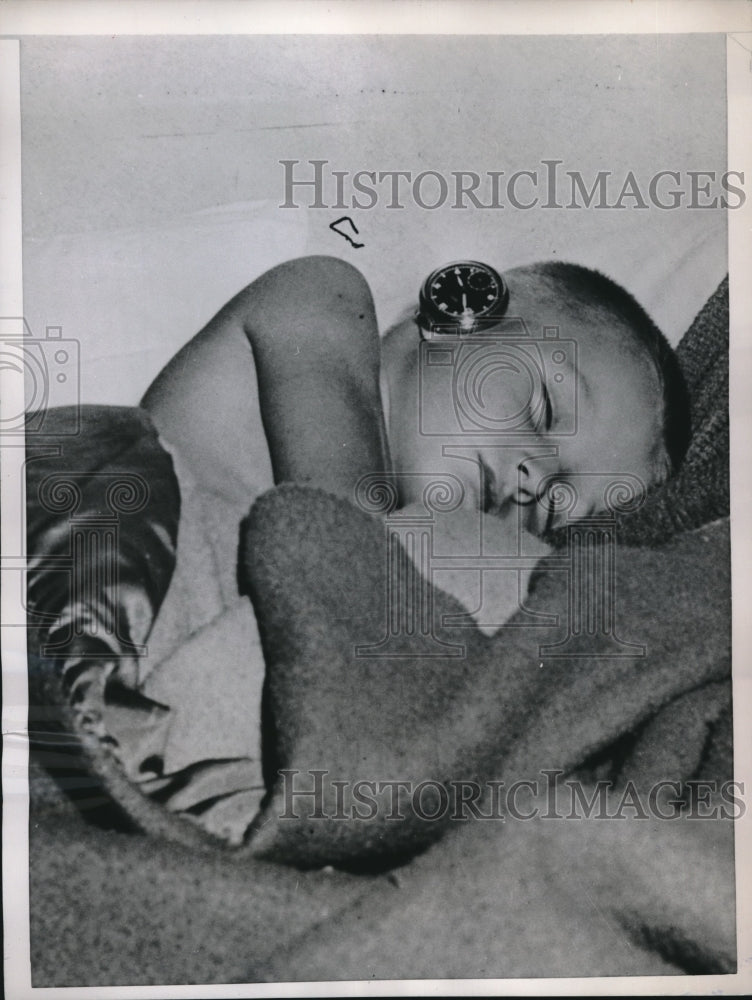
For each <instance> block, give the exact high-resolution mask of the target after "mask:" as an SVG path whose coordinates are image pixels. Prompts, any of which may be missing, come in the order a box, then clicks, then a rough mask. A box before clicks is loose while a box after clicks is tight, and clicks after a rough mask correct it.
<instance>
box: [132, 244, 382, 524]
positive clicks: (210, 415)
mask: <svg viewBox="0 0 752 1000" xmlns="http://www.w3.org/2000/svg"><path fill="white" fill-rule="evenodd" d="M379 368H380V344H379V335H378V328H377V325H376V316H375V312H374V307H373V300H372V298H371V293H370V290H369V288H368V285H367V284H366V282H365V280H364V279H363V277H362V275H361V274H360V272H358V271H357V270H356V269H355V268H353V267H351V266H350V265H349V264H346V263H344V262H342V261H340V260H338V259H336V258H330V257H305V258H301V259H299V260H293V261H289V262H286V263H284V264H280V265H279V266H278V267H275V268H272V270H270V271H267V272H266V273H265V274H263V275H262V276H261V277H259V278H257V279H256V280H255V281H254V282H252V283H251V284H250V285H248V287H247V288H245V289H244V290H243V291H242V292H240V293H239V294H238V295H236V296H235V298H233V299H232V300H231V301H230V302H229V303H228V304H227V305H226V306H225V307H224V308H223V309H222V310H221V311H220V312H219V313H218V314H217V315H216V316H215V317H214V319H212V320H211V321H210V322H209V323H208V324H207V326H205V327H204V329H203V330H201V331H200V332H199V333H198V334H196V336H195V337H193V339H192V340H191V341H189V343H188V344H186V346H185V347H183V348H182V350H180V351H179V352H178V353H177V354H176V355H175V357H174V358H173V359H172V360H171V361H170V362H169V363H168V364H167V365H166V367H165V368H164V369H163V370H162V372H161V373H160V374H159V375H158V376H157V378H156V379H155V381H154V382H153V383H152V385H151V386H150V387H149V389H148V390H147V392H146V394H145V396H144V398H143V400H142V401H141V405H142V406H143V407H144V408H145V409H147V410H148V411H149V412H150V413H151V415H152V418H153V420H154V423H155V425H156V427H157V429H158V430H159V432H160V433H161V434H163V435H164V437H165V438H166V439H167V441H169V442H171V443H172V444H174V445H175V446H176V447H178V448H179V449H180V452H181V454H182V456H183V458H184V460H185V461H186V462H187V463H188V465H189V466H190V468H191V470H192V472H193V474H194V476H195V477H196V478H197V480H198V481H199V484H200V485H201V486H203V487H205V488H206V489H208V490H210V491H213V492H221V493H222V494H223V495H224V496H225V497H226V498H227V499H228V500H231V501H232V502H233V503H237V504H238V506H239V508H240V509H241V512H242V513H241V516H242V514H245V513H247V511H248V508H249V506H250V504H251V503H252V501H253V499H254V498H255V497H256V496H258V494H259V493H261V492H263V491H264V490H265V489H268V488H269V487H271V486H272V485H274V484H275V483H281V482H285V481H295V482H300V483H308V484H310V485H313V486H320V487H323V488H325V489H327V490H329V491H330V492H335V493H340V494H342V495H345V496H352V490H353V487H354V485H355V483H356V482H357V480H358V479H359V478H360V476H362V475H363V474H365V473H369V472H378V471H380V470H383V469H386V468H388V464H389V459H388V449H387V441H386V431H385V427H384V417H383V413H382V407H381V398H380V394H379Z"/></svg>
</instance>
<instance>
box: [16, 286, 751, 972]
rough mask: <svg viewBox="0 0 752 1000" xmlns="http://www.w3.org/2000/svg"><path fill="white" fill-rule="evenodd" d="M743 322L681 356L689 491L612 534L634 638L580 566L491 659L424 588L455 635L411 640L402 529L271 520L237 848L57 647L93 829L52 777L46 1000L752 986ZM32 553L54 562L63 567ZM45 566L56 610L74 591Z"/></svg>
mask: <svg viewBox="0 0 752 1000" xmlns="http://www.w3.org/2000/svg"><path fill="white" fill-rule="evenodd" d="M724 294H725V290H724V289H721V290H719V294H718V295H717V296H716V297H715V298H714V300H712V301H711V303H710V304H709V306H708V307H707V308H706V310H704V312H703V313H702V314H701V315H700V317H698V320H697V321H696V323H695V324H694V325H693V328H692V330H691V331H690V333H689V334H688V335H687V337H686V338H685V342H684V343H683V345H682V351H681V352H680V353H681V355H682V358H683V361H684V364H685V371H686V372H687V374H688V381H689V388H690V392H691V394H692V398H693V402H694V414H695V429H694V436H693V445H692V448H691V449H690V453H689V455H688V458H687V463H686V465H685V473H684V476H685V478H684V480H683V485H682V480H679V481H678V482H675V483H673V484H669V486H668V487H667V488H665V489H664V490H662V491H660V492H659V493H657V494H656V495H654V496H652V497H649V498H648V501H647V503H646V504H645V505H644V507H643V508H642V509H641V510H639V511H637V512H636V513H632V514H629V515H628V514H623V515H618V516H615V517H614V518H613V519H612V520H610V521H609V522H608V523H607V524H602V525H600V528H599V529H598V530H600V531H602V532H605V534H604V535H603V537H604V538H608V539H611V541H613V538H614V535H616V539H617V543H618V540H619V539H620V538H621V537H622V534H623V537H624V540H625V541H628V542H629V543H630V544H629V545H626V544H616V545H613V546H611V547H609V545H610V544H611V543H610V542H609V545H606V546H605V549H604V551H606V550H607V552H608V553H609V554H610V555H609V558H611V557H613V561H612V563H609V564H608V565H609V570H608V574H607V576H606V578H607V580H608V587H607V588H606V591H605V597H607V598H609V599H610V600H611V602H612V603H611V604H609V608H610V609H611V612H612V613H611V612H609V614H604V613H603V606H601V605H599V606H597V608H596V605H592V608H594V609H596V610H595V611H593V614H594V615H595V617H594V618H592V620H591V619H587V617H586V618H585V619H582V618H581V617H578V616H577V614H575V613H574V610H573V609H575V610H576V608H578V607H581V605H579V604H577V601H578V600H580V597H581V593H580V591H578V590H577V586H579V585H580V584H581V583H582V579H583V577H582V576H581V575H580V568H581V566H580V563H579V562H578V558H579V557H578V555H577V553H578V551H580V550H578V549H577V548H576V545H577V544H580V543H576V541H575V539H574V536H573V538H572V545H573V546H574V547H573V548H571V549H570V550H568V551H565V552H564V553H560V554H558V555H557V556H555V557H552V559H551V560H549V561H548V562H546V561H544V562H542V563H541V564H540V565H539V568H538V571H537V573H536V576H535V578H534V580H533V584H532V587H531V592H530V594H529V595H528V597H527V599H526V600H525V602H524V607H523V608H522V609H521V611H520V612H519V614H518V616H517V617H516V618H515V619H513V620H512V621H511V622H510V623H509V624H508V625H507V626H505V627H504V628H502V629H500V630H499V631H498V632H497V633H496V634H495V635H493V636H487V635H484V634H483V633H482V632H481V631H480V630H479V629H477V628H475V627H474V626H473V625H472V624H470V625H469V627H468V622H467V616H466V614H465V612H466V609H465V608H463V606H462V605H461V604H459V603H458V602H457V600H456V599H455V598H453V597H451V596H450V595H448V594H446V593H444V592H443V591H442V590H441V589H440V588H438V587H435V586H432V585H431V584H430V582H429V580H428V579H426V578H418V579H416V578H415V577H414V576H411V577H410V580H411V584H410V586H411V587H412V588H413V590H412V591H410V593H412V594H413V596H414V598H415V600H416V601H417V602H418V603H419V604H420V606H421V607H424V608H428V609H429V611H430V614H429V616H428V618H424V619H420V618H417V619H414V620H415V621H422V622H423V624H424V626H425V627H418V628H415V629H412V630H411V629H409V628H404V627H401V626H400V627H395V620H396V619H395V615H394V613H393V612H394V608H395V606H398V607H400V608H402V607H403V603H402V604H401V603H399V602H404V596H405V589H404V588H402V589H400V588H399V587H397V590H395V587H394V581H395V579H397V580H399V579H402V580H403V582H404V581H405V580H406V579H407V577H405V576H404V575H403V577H399V575H397V576H396V577H395V576H394V565H395V564H394V562H393V561H392V562H390V552H391V553H392V556H393V555H394V549H393V545H392V543H389V544H387V542H388V541H389V539H390V538H391V537H392V535H390V532H392V533H393V532H394V531H395V530H397V529H396V528H395V526H394V524H391V525H390V523H389V518H387V524H386V525H384V523H382V521H380V520H377V519H375V518H373V517H372V516H370V515H369V514H368V513H366V512H365V511H364V510H362V509H358V508H357V507H356V506H355V505H354V504H350V503H348V502H346V501H344V500H341V499H337V498H335V497H332V496H329V495H328V494H326V493H323V492H321V491H317V490H312V489H306V488H303V487H298V486H292V485H286V486H285V485H283V486H280V487H278V488H276V489H275V490H272V491H271V492H270V493H268V494H266V495H265V496H264V497H262V498H261V499H260V500H259V501H258V502H257V503H256V504H255V505H254V507H253V509H252V510H251V512H250V515H249V516H248V518H247V520H246V521H245V523H244V525H243V526H242V531H241V533H240V549H239V552H240V558H239V572H238V577H239V582H240V586H241V589H242V591H243V592H247V593H248V594H249V595H250V597H251V599H252V602H253V608H254V610H255V613H256V617H257V619H258V623H259V628H260V634H261V642H262V645H263V652H264V658H265V662H266V680H265V688H264V697H263V733H264V740H263V758H264V759H263V765H264V774H265V780H266V786H267V795H266V799H265V801H264V804H263V807H262V810H261V812H260V813H259V815H258V817H257V819H256V821H255V823H254V825H253V827H252V829H251V831H250V835H249V836H247V837H244V838H243V842H242V843H241V844H240V846H238V847H230V846H228V845H227V844H226V843H220V842H218V841H216V840H214V839H213V838H212V836H211V835H209V834H207V833H206V832H205V831H204V830H202V829H200V828H199V827H197V826H196V825H195V824H193V823H191V822H189V821H187V820H186V819H185V818H183V817H181V816H177V815H173V814H172V813H170V812H169V811H167V810H166V809H165V808H164V807H163V806H162V805H161V804H160V802H159V799H158V796H157V797H152V798H147V797H146V796H145V795H144V794H143V793H142V791H140V790H139V788H138V786H137V784H136V783H134V782H133V781H132V780H131V779H129V777H128V776H127V775H126V774H125V773H124V769H123V767H122V765H121V763H120V762H119V760H118V758H117V756H116V755H113V753H112V752H111V748H109V747H108V733H107V732H106V730H105V731H103V730H102V729H101V727H100V728H98V721H101V720H94V722H92V719H91V718H90V717H87V718H85V719H84V718H83V717H84V716H86V712H83V713H82V711H81V708H80V705H79V706H78V707H77V705H76V703H75V699H73V698H72V697H71V693H72V692H75V691H76V690H77V691H79V692H81V691H82V690H84V689H83V688H82V687H81V685H80V684H79V685H78V686H77V685H76V677H81V676H85V675H86V672H87V669H88V668H89V667H90V666H91V665H92V664H94V665H96V664H97V662H101V661H104V660H106V658H107V650H102V649H99V650H98V657H99V660H98V659H97V656H96V655H93V654H92V655H91V658H90V659H86V657H84V658H83V659H80V658H79V659H78V660H76V659H75V658H76V654H77V653H80V649H73V650H71V649H68V650H67V651H66V655H67V662H68V665H69V666H70V663H71V662H72V661H73V660H75V662H76V671H77V672H76V674H75V676H71V675H70V673H68V674H66V671H65V670H64V669H63V668H64V664H65V659H64V658H63V657H57V658H56V657H51V656H49V655H48V654H45V653H44V652H43V650H42V645H41V641H39V642H38V645H37V646H36V647H35V649H36V653H35V655H34V659H33V660H32V663H31V666H32V681H31V683H32V687H31V690H32V698H31V703H32V723H33V728H35V729H36V731H37V738H38V740H39V743H40V745H45V743H46V755H47V756H46V763H47V765H48V766H50V767H51V769H52V770H53V771H54V770H55V768H56V767H57V777H58V783H60V782H61V779H62V783H63V784H66V783H67V785H68V788H69V790H72V791H74V792H75V793H76V794H77V796H78V798H79V802H81V801H83V804H84V805H85V806H93V805H96V806H97V807H98V810H95V809H93V808H84V810H83V813H84V816H85V817H86V818H85V819H82V818H80V816H79V815H77V814H76V813H75V812H74V811H73V810H72V809H71V807H69V806H68V805H67V804H66V803H65V802H64V801H63V800H61V799H60V797H59V794H58V792H57V789H56V787H55V786H54V785H52V784H50V783H49V781H48V780H47V779H46V778H45V777H44V776H43V775H42V773H41V772H38V771H35V772H34V780H33V782H32V789H33V813H32V862H31V874H32V897H31V899H32V942H33V967H34V983H35V985H53V984H54V985H95V984H99V985H101V984H105V983H107V984H115V983H117V984H126V983H154V982H172V983H182V982H238V981H240V982H242V981H249V982H252V981H260V980H286V979H289V980H306V979H336V978H343V979H352V978H371V977H374V976H376V977H380V978H411V977H422V976H428V977H431V978H443V977H451V976H463V977H464V976H494V977H510V976H533V975H546V976H552V975H556V976H562V975H583V974H591V975H596V974H600V975H617V974H634V975H640V974H648V973H658V974H661V973H665V974H676V973H679V972H730V971H733V969H734V968H735V942H734V927H733V920H732V919H731V915H732V914H733V893H734V880H733V829H732V827H733V824H732V822H731V821H732V820H733V818H734V816H735V815H738V801H737V798H735V789H734V787H733V786H731V785H730V784H729V782H730V780H731V778H732V777H733V774H732V757H731V742H730V732H731V725H730V723H731V711H730V707H731V698H730V679H729V678H730V663H729V649H730V581H729V553H728V520H727V517H726V516H724V514H727V508H726V509H724V496H725V497H727V492H726V493H725V494H724V491H723V490H720V491H719V490H718V489H717V485H718V479H719V477H720V478H721V479H722V480H723V478H724V476H727V440H726V439H725V438H724V434H725V433H727V403H726V396H725V391H726V390H725V386H726V384H727V383H726V382H725V381H724V379H725V370H726V368H725V366H726V344H725V339H724V338H725V336H726V334H727V312H724V310H723V308H722V306H723V302H724ZM726 308H727V307H726ZM698 343H700V344H701V345H702V351H698V349H697V348H696V345H697V344H698ZM700 358H702V359H703V360H702V364H700ZM707 385H712V387H713V392H712V393H710V394H709V393H708V392H704V391H701V389H702V387H703V386H707ZM131 457H132V456H131ZM100 471H101V470H100ZM162 475H163V476H164V477H165V483H166V488H168V487H169V480H170V468H169V462H168V463H167V465H166V466H164V467H163V470H162ZM172 488H173V489H174V483H173V486H172ZM672 490H674V491H676V490H678V491H679V493H678V494H676V493H674V494H673V495H672V493H671V492H670V491H672ZM677 496H678V497H679V499H680V500H681V499H682V498H684V499H685V500H686V502H684V503H683V504H681V505H678V504H677ZM719 496H720V500H719ZM170 510H171V511H174V508H171V509H170ZM675 511H678V513H677V514H676V516H672V513H673V512H675ZM124 517H125V515H124ZM661 517H663V518H664V521H665V523H664V524H663V530H662V531H661V532H658V534H659V536H660V537H659V538H658V537H656V532H657V528H656V525H657V524H658V522H659V521H660V518H661ZM170 518H172V519H173V520H172V524H173V528H174V525H175V521H174V513H169V514H168V513H167V512H164V511H157V512H154V516H153V518H152V519H151V520H150V522H149V523H151V524H152V525H157V526H159V524H160V523H161V521H162V520H164V521H165V522H166V523H168V524H169V522H170ZM35 523H36V522H35V519H34V517H33V516H32V517H31V518H30V552H32V553H34V552H35V549H34V547H33V545H32V544H31V543H32V541H33V540H34V539H37V538H39V537H41V536H42V535H43V536H44V537H45V538H47V539H49V537H50V535H49V532H48V533H47V534H45V532H41V535H40V534H37V533H35V529H34V524H35ZM424 527H425V526H424ZM589 530H591V531H595V530H596V527H594V526H591V527H590V529H589ZM53 534H54V533H53ZM173 537H174V534H173ZM169 538H170V532H169V530H166V529H164V527H162V528H161V529H159V530H158V528H154V529H153V530H151V531H146V532H145V533H144V532H143V530H142V533H141V535H140V536H139V539H138V544H137V545H135V546H134V547H133V554H132V557H131V562H130V563H128V566H129V567H131V566H132V567H134V568H133V569H132V573H131V577H128V578H129V579H130V578H132V579H133V580H135V581H137V580H139V579H141V577H142V576H144V577H146V576H148V577H149V579H152V580H153V579H154V577H153V575H151V576H150V575H149V574H150V570H149V567H148V566H146V565H145V564H149V566H150V565H151V564H152V563H154V562H156V563H158V564H159V566H160V567H162V570H161V573H162V575H161V577H160V582H159V583H158V585H156V586H154V587H152V588H151V589H149V588H147V591H146V593H147V597H148V600H146V599H143V598H142V599H141V605H139V606H140V607H141V608H142V610H141V613H140V615H138V614H134V611H133V609H134V607H136V605H137V604H138V602H130V603H129V604H128V613H127V614H126V613H125V611H122V612H121V614H122V616H123V617H124V621H123V628H122V629H121V630H120V632H118V633H117V634H118V635H119V636H121V638H122V637H123V636H127V639H128V641H132V642H141V641H143V639H144V638H145V637H146V636H147V635H148V630H149V624H150V622H151V621H152V620H153V617H154V615H155V614H156V610H157V608H158V607H159V605H160V603H161V601H162V600H163V599H164V594H165V591H166V582H165V577H166V578H167V579H169V575H170V572H171V569H172V565H171V563H170V559H171V558H173V559H174V550H172V549H170V546H169V545H168V544H167V543H166V540H169ZM658 541H660V545H658V544H656V543H657V542H658ZM61 544H62V543H61ZM160 546H161V548H160ZM129 551H130V550H129ZM38 554H39V556H40V560H39V566H40V567H41V568H40V571H39V573H38V574H36V575H35V574H32V580H31V593H32V595H36V599H35V605H34V606H35V607H36V608H38V609H40V608H42V607H43V606H44V601H43V600H42V598H41V597H40V595H44V594H47V595H49V594H50V593H58V591H57V590H55V589H54V588H52V590H50V587H51V584H50V582H49V574H48V573H46V572H45V571H44V570H45V567H44V565H43V564H44V559H43V558H42V556H44V552H39V553H38ZM139 560H140V561H139ZM401 565H402V566H403V570H404V564H401ZM164 567H166V569H165V568H164ZM578 567H580V568H578ZM591 568H592V563H591ZM611 572H612V573H613V576H611V575H610V574H611ZM584 578H587V574H586V575H585V577H584ZM575 584H577V586H575ZM64 590H65V588H63V591H64ZM397 593H398V594H399V596H395V595H396V594H397ZM578 594H580V597H578ZM601 597H604V594H603V593H602V594H601ZM50 600H52V599H51V598H49V597H48V599H47V601H48V603H47V605H46V606H47V609H48V610H49V611H52V612H53V613H55V612H56V611H59V608H56V607H54V606H53V605H54V601H52V603H50ZM56 600H59V598H56ZM63 601H64V602H65V596H64V595H63ZM598 608H600V610H598ZM596 611H597V613H596ZM114 613H115V615H116V617H117V614H118V613H119V612H118V611H117V609H116V610H115V612H114ZM399 621H402V622H403V624H404V620H403V619H400V620H399ZM583 622H584V623H585V627H582V624H583ZM458 623H460V624H458ZM137 626H138V627H137ZM139 629H140V630H139ZM112 631H113V630H112V629H109V630H107V629H105V630H104V632H105V633H106V634H107V635H111V634H112ZM116 631H117V630H116ZM42 632H43V630H40V633H39V634H40V635H41V634H42ZM53 638H54V636H53ZM46 639H47V640H49V635H46ZM208 666H209V665H208ZM84 668H86V669H84ZM94 686H95V685H94ZM105 686H106V685H105ZM91 688H92V685H91V684H89V687H88V688H87V689H86V690H91ZM122 700H123V699H122V698H121V701H122ZM84 702H86V698H84ZM87 704H88V703H87ZM82 719H83V721H82ZM60 734H63V735H62V736H61V735H60ZM61 741H62V742H66V743H67V744H69V746H72V748H73V750H74V752H75V755H77V756H76V758H75V759H73V758H72V757H71V756H70V755H67V756H65V755H64V756H62V757H61V756H60V748H61ZM94 819H99V821H100V823H102V824H104V825H106V826H108V827H109V829H110V832H103V831H102V830H97V829H95V827H94V825H93V822H92V821H93V820H94ZM118 827H119V828H120V830H124V829H126V828H128V829H130V830H131V832H130V833H127V834H126V833H124V832H114V830H115V829H117V828H118ZM138 830H140V831H141V832H136V831H138ZM411 859H412V860H411ZM279 862H285V864H280V863H279ZM322 865H323V866H329V865H335V866H336V867H337V868H339V869H340V870H339V871H337V870H335V871H330V870H329V869H328V868H325V869H324V870H323V871H322V870H321V866H322Z"/></svg>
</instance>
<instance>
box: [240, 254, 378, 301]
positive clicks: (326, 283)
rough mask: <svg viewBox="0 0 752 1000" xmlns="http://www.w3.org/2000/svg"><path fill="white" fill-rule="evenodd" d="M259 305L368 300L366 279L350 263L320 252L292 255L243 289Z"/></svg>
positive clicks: (368, 291) (369, 297)
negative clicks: (298, 255) (292, 256)
mask: <svg viewBox="0 0 752 1000" xmlns="http://www.w3.org/2000/svg"><path fill="white" fill-rule="evenodd" d="M246 291H247V292H248V293H251V294H252V297H253V299H254V301H255V303H256V304H257V305H258V306H259V307H263V306H268V305H275V306H277V307H278V306H279V305H280V303H282V302H289V301H291V300H293V301H300V302H308V303H310V304H312V305H314V304H316V303H320V304H322V305H323V306H325V307H327V308H331V307H333V306H334V305H335V303H336V300H337V299H339V300H340V301H343V300H344V301H347V302H353V303H356V302H358V301H362V302H363V303H367V302H370V299H371V292H370V289H369V287H368V282H367V281H366V279H365V278H364V277H363V275H362V274H361V273H360V271H359V270H358V269H357V267H354V266H353V265H352V264H349V263H348V262H347V261H344V260H340V258H339V257H328V256H324V255H316V256H308V257H295V258H293V259H292V260H286V261H284V262H283V263H282V264H277V265H276V266H275V267H272V268H270V270H268V271H266V272H264V274H262V275H261V276H260V277H258V278H257V279H256V280H255V281H254V282H252V284H250V285H249V286H248V288H247V289H246Z"/></svg>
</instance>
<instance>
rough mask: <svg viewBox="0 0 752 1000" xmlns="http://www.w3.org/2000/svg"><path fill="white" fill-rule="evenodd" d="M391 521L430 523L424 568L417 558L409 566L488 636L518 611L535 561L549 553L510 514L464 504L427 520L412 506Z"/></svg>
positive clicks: (423, 512)
mask: <svg viewBox="0 0 752 1000" xmlns="http://www.w3.org/2000/svg"><path fill="white" fill-rule="evenodd" d="M391 517H392V518H399V517H405V519H406V520H408V519H410V520H411V519H412V518H413V517H415V518H420V519H421V520H426V524H427V525H428V524H430V528H431V560H430V563H429V568H428V570H427V568H426V566H425V565H421V563H420V562H419V559H420V557H419V556H417V555H416V556H414V557H413V559H414V562H415V564H416V565H417V567H418V569H419V570H420V571H421V573H422V574H423V575H424V576H425V577H426V578H428V577H429V576H430V582H431V583H432V584H434V586H436V587H439V588H440V589H441V590H443V591H444V592H445V593H448V594H451V595H452V596H453V597H455V598H456V599H457V600H458V601H459V602H460V604H462V605H463V607H464V608H465V609H466V611H467V612H468V614H469V615H470V616H471V617H472V618H473V619H474V620H475V622H476V624H477V626H478V628H479V629H480V630H481V632H483V633H484V634H485V635H488V636H492V635H495V634H496V632H498V630H499V629H500V628H501V626H502V625H504V624H505V623H506V622H507V621H509V619H510V618H512V617H513V616H514V614H515V613H516V612H517V611H518V610H519V607H520V601H522V600H523V599H524V597H525V595H526V594H527V591H528V587H529V584H530V577H531V576H532V573H533V570H534V569H535V565H536V562H537V560H538V559H540V558H542V557H544V556H547V555H550V553H551V552H552V551H553V549H552V548H551V546H550V545H548V544H547V543H546V542H545V541H543V539H541V538H539V537H537V536H536V535H534V534H531V533H530V532H528V531H526V530H525V529H524V528H521V526H520V519H519V518H518V516H517V514H516V512H514V511H512V512H510V513H509V515H507V516H505V517H501V516H498V515H493V514H485V513H483V512H482V511H479V510H476V509H473V508H472V507H471V506H469V505H468V506H464V507H461V508H459V509H458V510H454V511H451V512H448V513H443V514H442V513H434V514H433V515H431V516H430V518H427V517H426V508H425V506H424V504H423V503H421V502H416V503H412V504H408V505H407V506H406V507H403V508H401V509H400V511H399V512H397V513H396V514H393V515H391ZM418 550H419V547H418V546H416V547H415V551H416V552H417V551H418ZM481 553H482V555H483V556H484V558H486V559H488V562H489V566H488V567H487V568H484V569H483V570H480V569H478V568H477V558H478V556H479V555H481ZM470 560H473V561H475V562H476V566H475V567H474V568H467V563H468V562H469V561H470Z"/></svg>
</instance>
